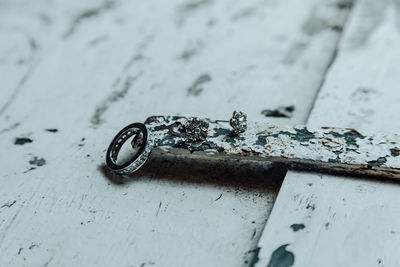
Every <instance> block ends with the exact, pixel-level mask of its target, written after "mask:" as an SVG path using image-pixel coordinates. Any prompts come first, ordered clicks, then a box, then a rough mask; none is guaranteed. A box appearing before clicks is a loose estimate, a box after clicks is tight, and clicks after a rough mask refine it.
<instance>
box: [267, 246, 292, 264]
mask: <svg viewBox="0 0 400 267" xmlns="http://www.w3.org/2000/svg"><path fill="white" fill-rule="evenodd" d="M288 245H289V244H285V245H282V246H280V247H279V248H277V249H276V250H275V251H274V252H273V253H272V255H271V259H270V260H269V263H268V265H267V267H290V266H292V265H293V263H294V254H293V253H292V252H290V251H287V250H286V247H287V246H288Z"/></svg>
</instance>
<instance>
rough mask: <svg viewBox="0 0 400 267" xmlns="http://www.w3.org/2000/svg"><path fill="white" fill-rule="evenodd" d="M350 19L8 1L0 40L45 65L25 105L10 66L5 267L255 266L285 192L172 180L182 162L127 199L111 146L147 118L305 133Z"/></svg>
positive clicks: (277, 10) (213, 8)
mask: <svg viewBox="0 0 400 267" xmlns="http://www.w3.org/2000/svg"><path fill="white" fill-rule="evenodd" d="M110 2H111V3H112V4H109V3H110ZM340 3H341V1H320V0H318V1H317V0H306V1H301V2H299V1H293V0H285V1H246V2H238V1H236V2H232V1H225V0H221V1H202V0H199V1H168V2H160V1H104V2H103V1H101V2H99V1H97V0H93V1H48V0H46V1H43V2H39V1H35V2H34V3H33V2H31V1H1V2H0V5H1V8H0V12H1V15H0V19H1V20H2V22H4V21H6V23H2V28H1V29H0V30H1V34H2V36H5V37H9V36H10V35H9V33H12V32H14V29H16V28H17V29H21V31H22V32H24V33H27V34H28V35H29V36H32V37H33V38H34V39H35V42H36V43H37V44H38V50H37V51H38V52H37V53H36V54H35V60H34V61H32V62H35V64H36V65H35V66H34V69H33V70H32V72H31V75H29V77H28V78H26V79H25V80H24V82H23V84H22V86H21V87H18V88H19V89H18V92H17V94H16V95H17V96H16V97H11V95H13V94H14V93H13V92H15V91H14V89H15V88H17V85H18V84H19V81H20V80H21V78H22V77H23V76H24V74H25V73H26V70H27V67H28V65H24V66H23V67H18V69H16V70H15V73H16V74H15V75H13V76H12V75H11V74H12V72H13V69H12V68H11V66H13V64H14V61H12V60H10V61H6V62H7V63H4V62H3V63H4V64H6V65H2V66H1V74H2V75H1V76H2V79H3V77H6V79H7V83H5V84H4V88H5V89H4V90H7V93H6V94H7V97H5V98H1V100H0V101H1V107H5V108H3V109H2V113H1V114H0V125H1V129H0V131H1V138H0V147H1V151H2V152H1V154H0V159H1V162H2V170H1V175H0V185H1V186H0V207H2V208H0V255H1V257H0V265H1V266H3V265H4V266H13V265H17V266H24V265H29V266H35V265H37V266H43V265H47V266H99V265H107V266H113V265H120V266H143V265H145V266H148V265H158V266H242V265H246V264H249V263H250V259H251V258H252V256H253V254H254V252H255V251H254V250H253V248H254V247H255V246H256V243H257V240H258V237H259V235H260V231H261V229H262V228H263V225H264V224H265V221H266V219H267V217H268V214H269V210H270V209H271V207H272V204H273V201H274V198H275V195H276V191H277V186H274V185H271V184H264V185H262V184H260V185H258V186H256V185H254V184H249V183H247V180H248V179H250V178H252V176H253V174H254V173H252V172H251V170H250V173H249V171H244V170H242V173H241V178H242V179H241V182H240V183H234V184H231V180H232V179H233V178H235V175H237V174H236V173H229V171H227V172H228V173H227V174H230V176H233V177H229V176H228V175H227V174H225V173H224V172H223V171H222V170H220V171H218V172H217V171H216V169H217V168H214V167H212V168H210V169H209V170H207V172H206V173H201V172H200V174H196V173H193V172H192V171H191V169H189V168H188V166H186V167H185V168H178V169H175V171H174V172H170V173H169V175H168V176H167V175H166V174H165V172H166V171H165V169H166V168H164V165H168V166H170V165H178V163H179V162H171V161H170V162H163V161H159V162H157V161H154V162H153V163H154V164H152V165H151V168H152V171H153V172H148V173H143V175H139V176H137V177H136V179H134V180H130V181H124V183H123V184H116V183H113V182H112V181H110V180H108V179H107V177H106V176H104V175H103V172H102V170H101V168H100V167H101V166H102V165H103V162H104V158H103V157H104V153H105V151H103V150H104V149H105V144H107V143H108V142H109V141H110V140H109V138H110V136H112V135H113V134H115V132H116V131H118V130H119V128H120V127H121V125H124V124H127V123H129V122H132V121H143V120H145V119H146V118H147V117H148V116H150V115H152V114H173V115H187V116H189V115H197V116H201V117H216V118H224V117H229V116H230V114H231V112H232V110H233V109H242V110H244V111H246V113H247V114H248V115H249V116H250V117H251V118H254V120H259V121H271V122H273V123H274V124H296V123H304V122H305V118H307V114H308V113H309V110H310V109H311V107H312V103H313V98H314V97H315V93H316V91H317V90H318V88H319V85H320V83H321V81H322V80H323V77H324V73H325V70H326V68H327V66H328V65H329V62H330V61H331V59H332V57H333V55H334V50H335V47H336V43H337V40H338V38H339V36H340V34H341V32H340V27H342V25H343V22H344V19H345V17H346V14H347V12H348V9H346V8H341V6H340V5H339V4H340ZM22 12H23V13H22ZM277 21H279V27H277ZM3 44H4V43H3V42H0V46H1V47H2V49H1V51H2V52H1V56H0V57H1V58H3V57H4V55H6V54H7V52H8V51H9V50H7V49H6V48H7V47H6V46H4V45H3ZM20 44H21V45H22V47H23V49H16V50H15V51H22V52H21V53H25V52H24V51H29V46H28V45H27V43H26V41H25V39H24V38H21V42H16V45H17V46H19V45H20ZM11 46H14V44H12V45H11ZM3 47H5V48H4V49H3ZM18 53H20V52H18ZM18 53H17V54H18ZM16 58H18V56H16ZM36 60H37V61H36ZM8 79H10V80H8ZM1 90H2V91H1V92H2V93H3V84H2V88H1ZM9 99H11V101H10V102H9V104H7V105H5V103H7V101H8V100H9ZM280 106H282V107H283V108H280ZM292 106H294V109H293V107H292ZM281 111H284V112H281ZM282 114H283V115H282ZM277 116H278V117H277ZM48 129H50V130H53V131H48ZM54 129H57V130H58V131H54ZM16 138H29V139H30V140H32V142H30V143H25V144H23V145H18V144H15V141H16ZM17 140H19V141H18V142H17V143H20V144H21V143H24V142H23V141H21V140H26V139H17ZM4 152H6V153H4ZM150 163H152V162H150ZM192 165H195V164H192ZM216 165H217V166H218V164H215V165H214V166H216ZM239 166H242V165H241V164H239ZM192 168H193V167H192ZM168 169H171V168H168ZM152 173H156V175H154V174H152ZM152 175H153V176H152ZM224 175H225V176H224ZM257 175H258V176H259V177H264V176H265V175H266V174H265V173H264V172H263V171H262V170H260V171H259V173H258V174H257ZM223 177H225V178H226V179H223ZM166 178H168V179H166ZM228 178H229V179H228ZM216 181H219V182H216ZM227 181H229V183H228V182H227Z"/></svg>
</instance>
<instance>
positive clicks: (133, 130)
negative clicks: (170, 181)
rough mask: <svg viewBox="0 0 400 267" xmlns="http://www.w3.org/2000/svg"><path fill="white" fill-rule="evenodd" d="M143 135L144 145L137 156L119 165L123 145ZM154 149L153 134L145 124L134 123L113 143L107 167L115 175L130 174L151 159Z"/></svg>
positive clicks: (117, 136) (142, 144)
mask: <svg viewBox="0 0 400 267" xmlns="http://www.w3.org/2000/svg"><path fill="white" fill-rule="evenodd" d="M138 133H141V134H142V143H141V144H140V145H139V146H138V150H137V152H136V154H135V155H134V156H133V157H132V158H131V159H129V160H128V161H126V162H125V163H123V164H117V159H118V154H119V151H120V150H121V147H122V146H123V144H124V143H125V142H126V141H127V140H128V139H129V138H130V137H131V136H133V135H137V134H138ZM152 148H153V139H152V136H151V132H150V131H148V130H147V127H146V125H144V124H143V123H139V122H137V123H132V124H130V125H128V126H126V127H125V128H123V129H122V130H121V131H120V132H119V133H118V134H117V135H116V136H115V137H114V139H113V140H112V141H111V143H110V146H109V147H108V149H107V154H106V166H107V168H108V169H109V170H110V171H111V172H114V173H118V174H128V173H132V172H135V171H137V170H138V169H139V168H140V167H141V166H142V165H143V164H144V163H145V162H146V160H147V158H148V157H149V155H150V153H151V150H152Z"/></svg>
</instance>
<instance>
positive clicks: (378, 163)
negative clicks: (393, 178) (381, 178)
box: [367, 157, 387, 167]
mask: <svg viewBox="0 0 400 267" xmlns="http://www.w3.org/2000/svg"><path fill="white" fill-rule="evenodd" d="M386 162H387V159H386V157H379V158H378V159H377V160H371V161H367V165H368V167H381V166H382V165H383V164H385V163H386Z"/></svg>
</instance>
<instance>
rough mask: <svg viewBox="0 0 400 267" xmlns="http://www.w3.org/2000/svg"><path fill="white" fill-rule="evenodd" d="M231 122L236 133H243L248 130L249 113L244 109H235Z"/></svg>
mask: <svg viewBox="0 0 400 267" xmlns="http://www.w3.org/2000/svg"><path fill="white" fill-rule="evenodd" d="M229 124H230V125H231V127H232V129H233V132H234V133H235V134H236V135H238V134H240V133H243V132H245V131H246V130H247V115H246V114H245V113H244V112H242V111H238V110H235V111H233V114H232V118H231V119H230V120H229Z"/></svg>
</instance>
